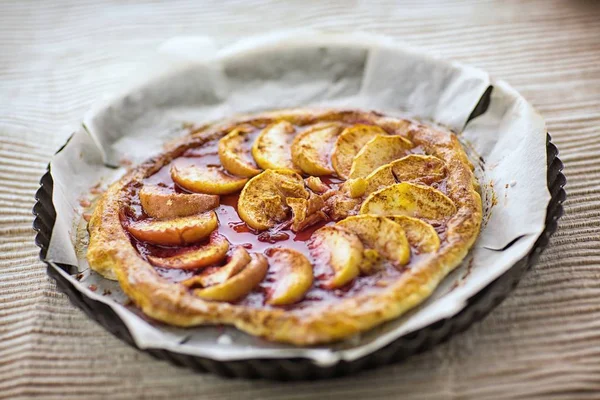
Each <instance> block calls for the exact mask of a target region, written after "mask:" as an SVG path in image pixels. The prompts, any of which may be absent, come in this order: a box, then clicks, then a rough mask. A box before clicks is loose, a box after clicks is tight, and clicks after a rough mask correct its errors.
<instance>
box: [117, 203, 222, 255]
mask: <svg viewBox="0 0 600 400" xmlns="http://www.w3.org/2000/svg"><path fill="white" fill-rule="evenodd" d="M218 225H219V221H218V220H217V215H216V214H215V212H214V211H209V212H206V213H203V214H198V215H191V216H189V217H180V218H173V219H166V220H159V221H156V220H154V221H153V220H141V221H135V222H132V223H131V224H129V226H128V227H127V230H128V231H129V233H131V234H132V235H133V236H134V237H135V238H136V239H138V240H141V241H144V242H149V243H154V244H161V245H165V246H183V245H186V244H191V243H195V242H199V241H200V240H202V239H204V238H207V237H208V235H210V234H211V232H212V231H214V230H215V229H217V226H218Z"/></svg>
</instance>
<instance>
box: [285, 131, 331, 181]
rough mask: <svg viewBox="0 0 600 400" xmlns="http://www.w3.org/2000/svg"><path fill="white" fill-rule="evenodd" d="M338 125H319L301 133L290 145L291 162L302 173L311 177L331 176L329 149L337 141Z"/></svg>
mask: <svg viewBox="0 0 600 400" xmlns="http://www.w3.org/2000/svg"><path fill="white" fill-rule="evenodd" d="M341 129H342V128H341V127H340V125H339V124H335V123H326V124H319V125H316V126H314V127H312V128H310V129H307V130H306V131H304V132H302V133H301V134H299V135H298V136H296V139H294V142H293V143H292V161H293V162H294V164H295V165H296V166H298V167H299V168H300V169H301V170H302V171H303V172H304V173H306V174H308V175H313V176H320V175H331V174H333V172H334V171H333V169H332V167H331V160H330V149H331V148H332V147H333V144H334V143H335V140H336V139H337V137H338V135H339V133H340V131H341Z"/></svg>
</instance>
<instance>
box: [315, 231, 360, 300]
mask: <svg viewBox="0 0 600 400" xmlns="http://www.w3.org/2000/svg"><path fill="white" fill-rule="evenodd" d="M308 247H309V249H310V252H311V255H312V256H313V257H314V259H315V260H316V262H317V263H320V264H325V265H329V266H330V267H331V269H333V271H334V273H335V274H334V276H333V277H332V278H331V279H330V280H329V281H328V282H327V284H326V286H327V287H329V288H332V289H334V288H339V287H342V286H344V285H345V284H347V283H348V282H350V281H352V280H353V279H354V278H356V277H357V276H358V274H359V273H360V269H359V265H360V264H361V262H362V259H363V250H364V249H363V244H362V243H361V241H360V239H359V238H358V236H356V235H355V234H353V233H350V232H348V231H346V230H344V229H342V228H340V227H339V226H324V227H323V228H321V229H319V230H318V231H316V232H315V233H313V235H312V237H311V241H310V243H309V245H308Z"/></svg>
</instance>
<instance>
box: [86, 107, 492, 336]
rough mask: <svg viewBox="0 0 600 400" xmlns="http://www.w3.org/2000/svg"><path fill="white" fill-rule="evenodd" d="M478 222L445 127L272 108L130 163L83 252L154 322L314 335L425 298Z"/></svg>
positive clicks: (344, 330)
mask: <svg viewBox="0 0 600 400" xmlns="http://www.w3.org/2000/svg"><path fill="white" fill-rule="evenodd" d="M481 219H482V206H481V197H480V195H479V185H478V183H477V180H476V178H475V176H474V174H473V166H472V164H471V163H470V162H469V160H468V158H467V156H466V154H465V152H464V150H463V149H462V147H461V145H460V143H459V141H458V139H457V138H456V136H455V135H454V134H452V133H451V132H448V131H445V130H444V129H441V128H439V127H433V126H428V125H425V124H423V123H420V122H417V121H411V120H406V119H399V118H394V117H390V116H386V115H383V114H380V113H376V112H363V111H357V110H315V109H293V110H283V111H274V112H267V113H262V114H257V115H250V116H243V117H238V118H235V119H231V120H228V121H225V122H221V123H215V124H211V125H207V126H203V127H201V128H198V129H195V130H191V131H190V132H189V134H188V135H186V136H185V137H183V138H180V139H177V140H176V141H175V142H172V143H170V144H168V145H167V146H166V147H165V151H164V152H163V153H162V154H160V155H158V156H155V157H153V158H150V159H149V160H147V161H146V162H144V163H142V164H141V165H139V166H137V167H135V168H133V169H131V170H130V171H129V172H127V173H126V174H125V175H124V176H123V177H122V178H121V179H120V180H119V181H118V182H116V183H114V184H112V185H111V186H110V187H109V189H108V190H107V191H106V192H105V193H104V194H103V195H102V196H101V198H99V200H98V202H97V204H96V207H95V209H94V212H93V214H92V217H91V219H90V222H89V225H88V231H89V234H90V242H89V248H88V251H87V259H88V261H89V264H90V266H91V267H92V268H93V269H94V270H95V271H97V272H98V273H100V274H102V275H103V276H105V277H107V278H110V279H117V280H118V281H119V283H120V285H121V287H122V288H123V290H124V292H125V293H126V294H127V295H128V296H129V298H130V299H131V300H132V301H133V303H134V304H135V305H136V306H137V307H139V309H140V310H141V311H142V312H143V313H144V314H146V315H147V316H149V317H151V318H154V319H156V320H158V321H162V322H164V323H167V324H172V325H176V326H182V327H190V326H197V325H204V324H229V325H234V326H236V327H237V328H238V329H240V330H242V331H244V332H247V333H249V334H251V335H256V336H260V337H262V338H265V339H267V340H271V341H277V342H285V343H290V344H294V345H314V344H320V343H328V342H333V341H337V340H341V339H344V338H346V337H348V336H351V335H353V334H356V333H359V332H362V331H365V330H368V329H371V328H373V327H374V326H377V325H379V324H381V323H383V322H385V321H388V320H391V319H394V318H397V317H398V316H400V315H401V314H403V313H405V312H406V311H407V310H410V309H411V308H413V307H415V306H416V305H418V304H419V303H421V302H422V301H423V300H424V299H426V298H427V297H428V296H429V295H430V294H431V293H432V292H433V290H434V289H435V288H436V286H437V285H438V284H439V282H440V281H441V280H442V279H443V278H444V277H445V276H446V275H447V274H448V273H449V272H450V271H451V270H452V269H454V268H455V267H456V266H457V265H459V264H460V263H461V261H462V260H463V259H464V257H465V256H466V254H467V252H468V250H469V248H470V247H471V246H472V245H473V243H474V241H475V239H476V238H477V235H478V234H479V229H480V225H481Z"/></svg>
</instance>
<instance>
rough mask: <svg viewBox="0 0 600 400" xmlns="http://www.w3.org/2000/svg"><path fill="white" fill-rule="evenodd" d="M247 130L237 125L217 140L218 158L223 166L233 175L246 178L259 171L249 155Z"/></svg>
mask: <svg viewBox="0 0 600 400" xmlns="http://www.w3.org/2000/svg"><path fill="white" fill-rule="evenodd" d="M249 132H250V130H249V129H248V128H247V127H238V128H236V129H234V130H232V131H231V132H229V133H228V134H227V135H226V136H224V137H223V138H222V139H221V140H219V160H221V164H222V165H223V167H224V168H225V169H226V170H227V171H229V172H230V173H232V174H233V175H237V176H242V177H246V178H251V177H253V176H255V175H258V174H260V172H261V170H260V169H259V168H258V167H257V166H256V163H255V162H254V159H253V158H252V156H251V155H250V146H249V145H248V144H246V143H247V141H248V139H249V137H248V133H249Z"/></svg>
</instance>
